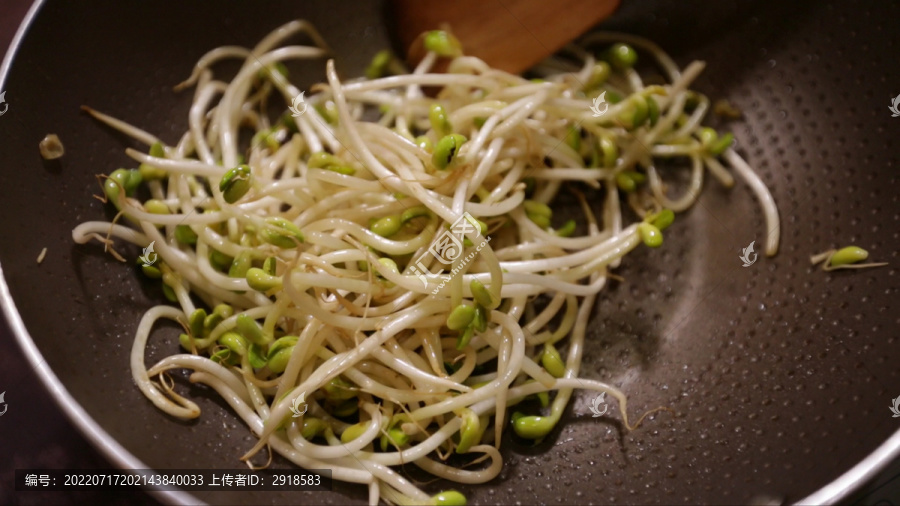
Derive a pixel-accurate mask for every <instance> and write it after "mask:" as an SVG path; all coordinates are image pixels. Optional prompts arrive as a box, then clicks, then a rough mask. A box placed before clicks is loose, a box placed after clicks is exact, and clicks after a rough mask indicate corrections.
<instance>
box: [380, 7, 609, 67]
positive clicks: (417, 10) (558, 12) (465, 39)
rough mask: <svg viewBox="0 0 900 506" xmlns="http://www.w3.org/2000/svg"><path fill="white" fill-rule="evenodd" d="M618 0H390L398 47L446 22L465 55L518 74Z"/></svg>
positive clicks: (601, 16)
mask: <svg viewBox="0 0 900 506" xmlns="http://www.w3.org/2000/svg"><path fill="white" fill-rule="evenodd" d="M618 5H619V0H555V1H552V0H440V1H439V0H393V8H394V15H395V18H396V20H397V31H398V36H399V39H400V42H401V44H402V45H403V46H402V47H403V48H404V49H405V50H407V51H409V48H410V47H411V44H412V43H413V42H414V41H415V40H416V38H417V37H418V36H419V35H420V34H421V33H422V32H424V31H427V30H434V29H437V28H440V27H441V26H442V25H449V27H450V28H451V30H452V31H453V34H454V35H456V37H457V38H458V39H459V40H460V42H462V45H463V50H464V52H465V53H466V54H469V55H473V56H477V57H479V58H481V59H482V60H484V61H486V62H487V63H488V64H490V65H491V66H493V67H496V68H500V69H503V70H506V71H508V72H513V73H517V74H518V73H521V72H523V71H525V70H527V69H528V68H530V67H532V66H533V65H534V64H536V63H538V62H539V61H541V60H543V59H544V58H546V57H548V56H550V55H551V54H553V53H554V52H556V51H558V50H559V49H560V48H562V47H563V46H564V45H565V44H567V43H568V42H570V41H572V40H573V39H575V38H576V37H578V36H579V35H581V34H583V33H584V32H586V31H587V30H588V29H590V28H591V27H593V26H594V25H596V24H598V23H599V22H600V21H602V20H603V19H605V18H607V17H608V16H609V15H610V14H612V12H613V11H614V10H615V9H616V7H617V6H618Z"/></svg>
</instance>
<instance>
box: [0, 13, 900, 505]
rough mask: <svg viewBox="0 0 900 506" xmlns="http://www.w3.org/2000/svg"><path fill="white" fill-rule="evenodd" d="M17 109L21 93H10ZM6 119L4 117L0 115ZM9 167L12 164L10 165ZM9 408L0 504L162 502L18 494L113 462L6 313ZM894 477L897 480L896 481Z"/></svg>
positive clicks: (886, 481) (890, 499) (1, 335)
mask: <svg viewBox="0 0 900 506" xmlns="http://www.w3.org/2000/svg"><path fill="white" fill-rule="evenodd" d="M29 4H30V1H29V0H3V2H2V4H0V54H5V53H6V49H7V47H8V45H9V43H10V42H11V40H12V38H13V36H14V34H15V31H16V29H17V27H18V25H19V23H20V21H21V19H22V18H23V17H24V15H25V13H26V11H27V9H28V7H29ZM6 99H7V102H9V103H10V107H11V108H15V97H13V96H7V97H6ZM0 121H2V118H0ZM6 169H7V170H8V169H9V168H8V167H7V168H6ZM2 391H6V396H5V401H6V403H7V405H8V411H7V412H6V414H5V415H4V416H3V417H2V418H0V455H2V456H3V458H2V460H0V504H38V503H41V504H97V503H103V504H156V502H155V501H154V500H153V499H152V498H151V497H149V496H148V495H147V494H144V493H143V492H140V491H134V492H117V493H73V494H67V493H62V492H44V493H41V492H28V493H15V492H14V490H13V475H14V471H15V469H24V468H102V467H109V466H110V465H109V463H108V462H107V461H106V460H105V459H104V458H103V457H102V456H101V455H100V454H99V453H98V452H97V451H96V450H94V449H93V447H92V446H91V445H90V444H89V443H88V442H87V441H86V440H85V439H84V438H83V437H82V436H81V434H80V433H79V432H78V431H77V429H75V428H74V427H73V426H72V425H71V424H70V423H69V421H68V419H67V418H66V416H65V415H64V414H63V413H62V411H61V410H59V409H58V407H57V406H56V404H55V402H54V401H53V400H52V399H51V398H50V396H49V395H48V394H47V392H46V391H45V390H44V388H43V386H42V385H41V383H40V382H39V380H38V379H37V378H36V377H35V375H34V373H33V372H32V370H31V368H30V366H29V365H28V362H27V360H26V359H25V357H24V356H23V355H22V353H21V351H20V350H19V348H18V346H17V344H16V343H15V342H14V339H13V337H12V335H11V333H10V331H9V330H8V328H7V325H6V322H5V321H4V320H3V319H2V316H0V392H2ZM898 474H900V461H898V462H894V464H893V465H892V466H891V467H890V468H889V469H887V470H886V471H885V472H884V473H882V475H880V476H879V477H878V478H876V479H875V480H873V481H872V482H871V483H869V484H868V485H867V486H866V487H865V488H864V491H862V492H860V493H859V494H857V495H856V496H855V497H854V498H853V499H852V500H851V501H848V503H864V504H876V503H877V504H883V505H884V504H898V503H900V480H894V479H893V478H894V477H896V476H897V475H898ZM892 480H893V481H892Z"/></svg>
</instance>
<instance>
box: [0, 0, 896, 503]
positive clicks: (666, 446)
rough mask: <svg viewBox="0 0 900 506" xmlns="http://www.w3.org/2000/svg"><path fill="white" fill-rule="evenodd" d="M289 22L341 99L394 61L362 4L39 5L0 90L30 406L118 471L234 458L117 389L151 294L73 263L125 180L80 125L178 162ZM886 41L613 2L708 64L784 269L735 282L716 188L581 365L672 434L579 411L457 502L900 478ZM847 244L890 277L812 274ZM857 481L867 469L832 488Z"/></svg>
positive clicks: (162, 343) (733, 249) (892, 15)
mask: <svg viewBox="0 0 900 506" xmlns="http://www.w3.org/2000/svg"><path fill="white" fill-rule="evenodd" d="M294 18H306V19H309V20H311V21H312V22H314V23H315V24H316V25H317V26H318V27H319V29H320V30H321V31H322V32H323V33H324V34H325V37H326V38H327V40H328V41H329V43H330V44H331V45H332V47H333V48H334V49H335V52H336V54H337V62H338V68H339V71H340V72H341V73H343V74H344V75H346V76H352V75H357V74H359V73H360V72H361V70H362V69H363V68H364V65H365V64H366V63H367V62H368V61H369V59H370V58H371V57H372V55H373V54H374V53H375V52H376V51H377V50H379V49H380V48H382V47H385V46H388V45H389V44H390V38H389V34H390V33H391V26H390V15H389V13H388V12H387V11H386V9H385V8H384V7H383V6H382V5H381V4H380V3H376V2H338V3H335V2H326V1H302V2H297V1H280V2H265V3H258V2H254V3H250V2H240V3H238V2H213V1H191V2H160V1H157V2H114V1H95V2H91V3H90V4H86V3H82V2H58V1H47V2H46V3H45V4H44V5H43V6H42V7H40V9H39V10H38V11H37V13H36V15H35V16H34V17H33V18H32V19H31V26H30V28H29V30H28V31H27V33H26V34H25V36H24V38H23V39H22V40H21V41H20V44H19V46H18V48H17V52H16V54H15V59H14V61H13V62H12V65H11V66H10V67H9V68H6V71H7V73H6V75H5V78H0V89H2V90H5V91H6V92H7V101H8V102H9V103H10V109H9V110H8V112H7V113H6V114H4V115H3V116H2V117H0V153H2V161H3V166H2V168H0V181H2V188H3V196H2V200H0V202H2V204H0V209H2V214H3V218H2V219H0V265H2V272H3V278H4V280H5V282H3V284H0V299H2V302H3V307H4V309H5V311H6V316H7V317H8V319H9V321H10V323H11V325H12V327H13V330H14V332H15V334H16V335H17V337H18V339H19V341H20V343H21V345H22V346H23V348H24V349H25V351H26V354H27V355H28V356H29V358H30V360H31V361H32V362H33V363H34V365H35V367H37V368H38V371H39V373H40V374H41V375H42V376H43V379H44V380H45V384H46V386H47V387H48V389H49V390H50V391H51V392H52V393H53V395H55V396H57V399H58V400H59V402H60V403H61V404H62V405H63V407H64V409H65V410H66V411H67V412H68V413H69V414H70V415H71V416H72V417H74V419H75V421H76V424H77V425H78V426H79V427H80V428H81V429H82V430H83V431H85V432H86V434H87V435H88V437H89V438H90V439H91V440H92V441H94V442H95V443H96V444H97V445H98V446H100V447H101V448H102V449H103V450H104V451H105V452H106V453H107V455H108V456H109V457H110V459H111V460H112V461H113V462H114V463H116V464H117V465H122V466H132V467H152V468H159V469H170V468H214V469H216V468H233V467H237V466H239V465H240V464H239V462H238V457H239V456H240V455H241V454H242V453H243V452H244V451H245V450H246V449H247V448H249V446H251V445H252V443H251V436H250V434H249V432H248V430H247V429H245V428H244V427H243V425H242V424H241V423H240V422H239V420H238V419H237V418H236V417H235V416H234V415H232V414H231V412H230V411H229V409H228V408H227V406H226V405H225V404H224V403H222V402H221V401H219V400H218V399H217V398H216V396H215V395H211V394H210V393H209V392H208V391H206V390H205V389H203V388H199V387H190V388H189V390H187V392H188V394H189V395H191V396H192V397H193V398H195V399H196V400H197V402H198V403H199V405H200V407H201V409H203V415H202V416H201V418H200V419H199V420H197V421H194V422H190V423H185V422H179V421H175V420H173V419H171V418H168V417H167V416H166V415H164V414H163V413H161V412H159V411H158V410H156V409H155V408H154V407H153V406H152V405H151V404H150V403H149V402H148V401H147V400H146V399H145V398H144V397H143V396H142V395H141V394H140V393H139V391H138V390H137V388H136V387H135V386H134V384H133V382H132V380H131V373H130V371H129V368H128V351H129V349H130V346H131V340H132V335H133V332H134V329H135V327H136V324H137V322H138V320H139V318H140V315H141V314H142V312H143V311H144V310H145V309H146V308H148V307H150V306H151V305H153V304H154V303H155V301H157V300H159V298H160V293H159V292H158V291H157V288H155V287H154V286H152V285H150V284H146V283H144V282H143V281H142V280H141V278H140V276H139V275H138V274H137V272H136V271H135V270H133V269H131V268H129V267H127V266H123V265H121V264H119V263H118V262H116V261H115V260H113V259H111V258H110V257H109V256H107V255H105V254H104V253H103V252H102V251H101V248H100V247H98V246H97V245H96V244H94V245H86V246H78V245H75V244H73V243H72V241H71V230H72V228H73V227H74V226H75V225H76V224H77V223H79V222H81V221H84V220H89V219H96V218H99V217H103V216H109V210H108V209H107V208H105V207H104V206H103V205H102V204H101V203H99V202H98V201H96V200H94V199H92V198H91V195H92V194H93V193H95V192H97V184H96V181H95V180H94V176H93V175H94V174H97V173H108V172H109V171H111V170H113V169H115V168H118V167H119V166H130V165H132V162H131V161H130V160H129V159H128V158H126V156H125V155H124V153H123V151H124V148H125V147H127V146H129V145H131V143H130V141H128V140H127V139H125V138H123V137H121V136H119V135H116V134H114V133H112V132H111V131H109V130H108V129H105V128H103V127H101V126H99V125H98V124H96V123H95V122H93V121H92V120H90V119H89V118H88V117H87V116H86V115H84V114H82V113H80V112H79V106H81V105H82V104H88V105H91V106H93V107H95V108H98V109H100V110H103V111H105V112H108V113H111V114H113V115H115V116H118V117H120V118H123V119H125V120H126V121H129V122H131V123H133V124H136V125H139V126H140V127H142V128H144V129H147V130H149V131H152V132H155V133H157V134H158V135H160V136H161V137H162V138H163V139H165V140H167V141H169V142H174V141H175V140H176V138H177V137H176V135H177V134H178V133H180V132H182V131H184V130H185V128H186V124H185V123H186V107H187V105H188V104H189V102H190V93H189V92H188V93H182V94H178V93H175V92H173V91H172V85H174V84H175V83H177V82H179V81H180V80H181V79H183V78H184V77H185V76H187V75H188V74H189V73H190V69H191V67H192V65H193V63H194V62H195V60H196V59H197V58H198V57H199V56H200V55H202V54H203V53H204V52H205V51H207V50H208V49H210V48H213V47H216V46H220V45H226V44H240V45H252V44H253V43H255V42H256V41H257V40H258V39H259V38H260V37H261V36H262V35H264V34H265V33H267V32H268V31H269V30H271V29H272V28H274V27H275V26H277V25H279V24H281V23H283V22H284V21H286V20H289V19H294ZM897 19H900V4H897V3H894V2H877V3H876V2H871V3H868V2H867V3H850V2H828V3H824V2H814V1H802V2H801V1H795V2H778V1H774V0H760V1H753V2H751V1H727V2H726V1H721V2H708V1H706V2H699V1H697V2H694V1H684V0H680V1H652V2H651V1H627V2H624V3H623V5H622V6H621V8H620V10H619V11H618V12H617V13H616V14H615V15H614V17H613V18H611V19H610V20H608V21H607V22H606V23H604V26H603V28H605V29H614V30H619V31H625V32H630V33H636V34H639V35H643V36H647V37H649V38H651V39H653V40H655V41H656V42H657V43H659V44H660V45H661V46H662V47H663V48H666V49H667V50H668V51H669V52H670V53H671V54H672V55H673V56H674V58H675V59H676V61H678V62H679V63H681V64H686V63H687V62H689V61H691V60H693V59H702V60H705V61H706V62H707V63H708V66H707V69H706V71H705V72H704V73H703V75H702V77H701V78H700V79H699V80H698V81H697V82H696V84H695V87H696V88H697V89H699V90H701V91H703V92H705V93H706V94H708V95H709V96H711V97H713V98H727V99H728V100H730V101H731V102H732V103H733V104H735V105H736V106H737V107H739V108H740V109H741V110H742V111H743V118H742V119H740V120H737V121H733V122H730V123H723V124H722V125H720V126H722V127H724V128H728V129H730V130H732V131H734V133H735V135H736V137H737V146H738V149H739V151H740V152H742V153H743V154H744V155H745V156H746V158H747V159H748V160H749V162H750V163H751V164H752V165H753V166H755V167H756V168H757V169H758V170H759V171H760V173H761V174H762V177H763V179H764V180H765V182H766V183H767V184H768V185H769V186H770V188H772V191H773V194H774V196H775V199H776V200H777V202H778V204H779V206H780V209H781V213H782V219H783V229H782V248H781V251H780V253H779V254H778V255H777V256H776V257H774V258H764V257H762V256H761V257H760V258H759V259H758V260H757V261H756V262H755V263H754V264H753V265H751V266H749V267H743V266H742V262H741V260H740V259H739V258H738V257H739V255H740V253H741V248H744V247H746V246H747V245H748V244H749V243H750V242H751V241H756V243H757V244H761V243H762V242H763V239H764V237H765V234H766V233H767V230H765V229H764V224H763V220H762V215H761V214H760V212H759V211H758V207H757V204H756V202H755V201H754V199H753V197H752V195H751V192H750V191H749V189H748V188H747V187H746V186H745V185H743V184H738V185H737V186H736V187H735V188H733V189H731V190H726V189H724V188H722V187H720V186H719V185H717V184H716V183H715V182H714V181H708V182H707V186H706V188H705V191H704V193H703V196H702V197H701V198H700V201H699V203H698V205H696V206H695V207H694V208H693V209H691V210H690V211H689V212H687V213H686V214H685V215H683V216H682V217H681V218H680V219H679V220H678V222H677V223H676V225H674V226H673V229H672V231H671V233H667V239H666V244H665V246H664V247H663V248H661V249H659V250H648V249H639V250H637V251H636V252H635V253H634V254H633V255H631V256H629V257H628V258H627V259H626V260H625V261H624V262H623V263H622V267H621V268H620V269H619V270H618V271H617V273H618V274H619V275H620V276H622V278H623V279H624V280H623V281H620V282H615V283H612V284H611V286H609V288H608V290H606V291H605V292H604V293H603V294H602V297H601V298H600V299H599V302H598V303H597V305H596V311H595V314H594V318H593V323H592V325H591V327H590V330H589V335H588V341H589V345H588V347H587V351H586V354H585V374H586V375H589V376H591V377H595V378H599V379H603V380H605V381H608V382H611V383H614V384H616V385H618V386H620V387H621V388H622V389H623V390H624V391H625V392H626V393H627V394H628V395H629V396H630V399H631V401H630V406H631V407H632V409H633V410H634V411H635V412H640V411H643V410H646V409H650V408H653V407H656V406H660V405H665V406H668V407H669V408H670V409H671V410H672V412H673V413H658V414H657V415H655V416H653V417H652V418H651V419H648V420H647V421H646V422H645V423H644V425H642V426H641V427H640V428H639V429H637V430H635V431H633V432H628V431H626V430H625V429H624V428H623V426H622V425H621V423H620V422H619V421H618V418H616V417H603V418H593V417H592V416H591V414H590V411H589V410H588V406H589V398H588V396H587V395H582V396H577V397H576V398H575V400H574V402H572V403H571V405H570V407H569V409H568V411H567V413H566V416H565V420H564V423H561V424H560V426H559V427H558V428H557V429H556V430H555V431H554V432H553V433H552V434H551V435H550V437H548V438H547V439H546V440H544V441H543V442H542V443H541V444H539V445H537V446H533V447H529V446H524V445H523V444H522V443H521V441H514V440H512V439H507V440H505V441H504V445H503V452H504V455H505V458H506V463H505V464H506V468H505V470H504V471H503V473H502V474H501V476H500V478H498V479H497V480H495V481H494V482H492V483H489V484H486V485H482V486H477V487H463V489H464V490H465V492H466V493H467V495H468V496H469V498H470V501H471V502H472V503H481V504H486V503H511V502H516V501H519V502H521V503H539V502H541V503H589V502H593V503H613V502H616V503H641V504H654V503H655V504H662V503H665V504H675V503H720V504H721V503H747V502H748V501H751V500H754V498H759V497H762V496H768V497H772V498H778V499H779V500H784V501H798V500H801V499H803V498H804V497H807V496H808V495H809V494H813V493H816V491H818V490H820V489H821V488H822V487H825V486H826V485H829V484H831V488H828V489H825V490H823V491H821V495H818V496H814V500H816V501H825V500H834V499H835V498H839V497H841V496H842V495H843V493H844V491H845V490H846V489H847V488H848V487H852V486H853V485H854V484H856V483H859V482H860V480H862V479H864V478H865V477H866V476H867V470H868V471H871V470H872V469H875V468H878V467H879V466H880V465H881V464H883V463H886V462H887V461H889V460H890V459H891V458H893V456H895V455H896V454H897V451H898V450H900V441H898V437H897V436H896V435H895V432H896V431H897V429H898V428H900V420H898V419H897V418H892V416H891V412H890V411H889V409H888V406H889V405H890V404H891V400H892V399H893V398H894V397H896V396H898V395H900V374H898V364H900V343H898V342H897V334H898V332H897V329H898V310H900V306H898V304H897V288H898V287H897V285H898V283H897V279H898V277H897V272H898V271H897V266H898V265H900V263H898V262H900V259H898V255H897V251H898V245H900V237H898V229H900V227H898V224H900V204H898V194H900V177H898V172H897V171H898V169H900V163H898V157H897V154H896V153H897V152H896V151H895V150H894V146H893V144H892V142H891V140H892V139H893V138H894V137H895V136H896V135H895V134H896V132H897V131H898V129H900V118H895V117H892V115H891V112H890V111H889V110H888V106H890V105H891V100H892V97H894V96H895V95H897V94H898V93H900V70H898V66H897V63H896V61H895V58H894V56H895V55H896V54H897V50H898V47H897V38H896V35H894V27H893V24H894V22H895V21H896V20H897ZM322 69H323V64H322V62H314V63H308V64H302V65H296V66H294V67H291V70H292V76H296V77H295V78H296V80H297V83H296V84H298V86H302V87H308V86H309V85H310V84H312V83H314V82H318V81H321V80H322V79H323V70H322ZM50 132H55V133H57V134H58V135H59V137H60V138H61V139H62V141H63V143H64V144H65V146H66V156H65V157H63V158H62V159H61V161H60V162H58V163H46V162H43V161H42V159H41V158H40V156H39V155H38V142H39V141H40V140H41V138H43V137H44V135H45V134H47V133H50ZM847 244H856V245H859V246H861V247H864V248H866V249H867V250H869V252H870V254H871V257H872V258H873V259H874V260H881V261H887V262H889V263H890V265H889V266H887V267H882V268H879V269H876V270H863V271H852V272H851V271H847V272H834V273H825V272H822V271H820V270H817V269H815V268H813V267H811V266H810V265H809V260H808V256H809V255H810V254H811V253H816V252H819V251H821V250H825V249H828V248H831V247H835V246H842V245H847ZM43 247H46V248H47V250H48V252H47V256H46V259H45V260H44V262H43V263H41V264H40V265H39V264H38V263H37V262H36V261H35V259H36V257H37V254H38V253H39V252H40V250H41V249H42V248H43ZM758 249H760V248H758ZM128 253H133V255H131V257H132V258H136V256H137V255H138V254H139V251H129V252H128ZM176 335H177V329H175V328H170V329H164V330H163V331H161V332H158V333H157V334H156V335H155V336H154V338H153V345H152V347H151V349H150V350H149V355H150V357H149V358H148V361H149V360H153V359H154V358H158V357H159V356H161V355H162V354H165V353H171V352H172V351H174V350H175V349H176V347H177V340H175V339H173V337H175V336H176ZM892 435H894V437H893V439H890V438H891V437H892ZM4 437H14V435H10V434H6V435H5V436H4ZM882 445H884V446H882ZM880 446H882V447H881V450H880V451H881V453H879V454H877V455H876V456H873V457H870V455H871V454H873V452H874V451H876V449H878V448H879V447H880ZM867 458H869V459H868V460H866V459H867ZM860 462H863V463H864V465H863V467H864V468H865V469H863V468H856V469H855V470H854V471H852V472H851V473H850V474H849V475H846V476H844V477H843V478H841V479H840V480H838V481H836V482H835V480H837V479H838V478H839V477H841V475H842V474H844V473H845V472H848V471H849V470H851V469H852V468H854V466H856V465H857V464H858V463H860ZM275 465H276V466H285V465H286V464H285V462H283V461H276V463H275ZM428 487H430V488H431V489H438V488H441V484H440V483H436V484H432V485H429V486H428ZM195 497H196V499H199V500H203V501H208V502H211V503H270V502H271V503H294V504H296V503H346V502H349V501H356V502H360V501H363V500H364V498H365V494H364V490H363V489H362V488H361V487H356V486H346V485H340V486H339V487H336V489H335V491H334V492H330V493H329V492H315V493H290V494H275V493H257V494H251V493H236V492H229V493H212V492H202V493H196V494H195ZM167 499H168V500H191V499H189V498H186V497H185V496H180V495H178V494H169V495H168V496H167Z"/></svg>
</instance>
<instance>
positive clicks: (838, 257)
mask: <svg viewBox="0 0 900 506" xmlns="http://www.w3.org/2000/svg"><path fill="white" fill-rule="evenodd" d="M867 258H869V252H868V251H866V250H864V249H862V248H860V247H859V246H846V247H843V248H841V249H830V250H828V251H823V252H822V253H817V254H815V255H812V256H810V257H809V262H810V263H811V264H813V265H816V264H818V263H821V264H822V270H823V271H826V272H827V271H833V270H837V269H866V268H870V267H883V266H885V265H887V262H869V263H865V264H861V263H859V262H862V261H863V260H866V259H867Z"/></svg>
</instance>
